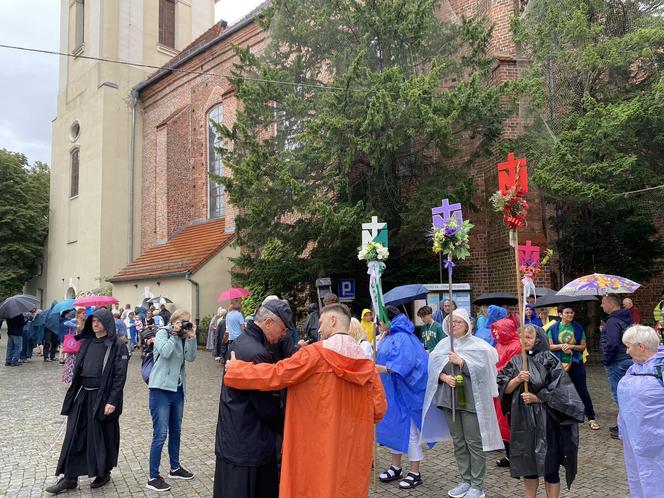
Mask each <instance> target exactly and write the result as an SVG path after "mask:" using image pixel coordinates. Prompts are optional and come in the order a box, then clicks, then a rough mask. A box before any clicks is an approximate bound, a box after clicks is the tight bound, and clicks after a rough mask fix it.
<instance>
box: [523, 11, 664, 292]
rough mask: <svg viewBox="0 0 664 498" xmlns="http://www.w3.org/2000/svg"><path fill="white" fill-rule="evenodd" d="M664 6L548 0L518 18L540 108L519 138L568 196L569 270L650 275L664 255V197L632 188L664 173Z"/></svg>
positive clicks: (538, 176) (531, 90)
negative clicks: (661, 225) (662, 231)
mask: <svg viewBox="0 0 664 498" xmlns="http://www.w3.org/2000/svg"><path fill="white" fill-rule="evenodd" d="M662 14H664V2H663V1H661V0H650V1H645V2H643V1H632V0H620V1H616V0H581V1H579V0H538V1H537V2H533V3H532V5H531V6H530V8H529V10H528V14H527V15H526V16H524V17H522V18H520V19H519V20H516V21H515V23H514V28H515V35H516V36H515V38H516V40H517V41H518V42H520V43H521V44H522V47H523V49H524V51H525V54H526V55H527V57H528V58H530V59H531V60H532V65H531V66H530V67H529V68H528V70H526V71H525V73H524V76H523V80H522V82H521V84H522V85H523V88H525V89H527V93H528V95H529V96H530V102H531V108H532V110H533V111H534V113H533V116H532V119H533V123H532V126H531V127H530V129H529V130H528V133H526V134H525V135H524V136H522V137H521V138H520V139H519V140H518V142H519V144H520V145H521V146H522V147H523V149H524V150H525V152H526V154H527V155H528V158H529V163H531V164H533V165H534V173H533V179H534V182H535V183H536V184H537V185H538V186H539V187H540V189H541V190H542V191H543V192H544V194H545V195H546V197H547V199H549V200H550V201H552V202H554V203H555V205H556V210H555V216H554V219H553V221H554V226H555V228H556V229H557V230H558V232H559V237H560V240H559V242H558V244H557V248H558V252H559V255H560V258H561V262H562V268H563V272H564V274H565V276H566V277H567V279H571V278H574V277H577V276H579V275H581V274H587V273H591V272H593V271H598V272H606V273H616V274H620V275H625V276H628V277H631V278H634V279H636V280H639V279H644V278H647V277H648V276H649V272H650V269H651V268H652V265H653V262H654V261H655V260H656V259H657V258H658V257H660V256H662V255H664V251H663V247H662V243H661V241H660V240H659V238H658V235H657V230H656V227H655V225H654V224H653V220H654V219H656V217H657V216H661V215H662V200H664V197H662V195H661V194H660V195H657V191H654V192H653V194H654V197H653V196H650V197H644V196H640V197H632V196H630V195H629V194H628V195H624V193H625V192H631V191H635V190H641V189H647V188H652V187H656V186H659V185H662V184H664V157H663V156H662V150H664V99H663V98H662V96H663V95H664V73H663V72H662V68H663V67H664V17H662ZM657 199H659V201H657ZM653 201H654V202H653Z"/></svg>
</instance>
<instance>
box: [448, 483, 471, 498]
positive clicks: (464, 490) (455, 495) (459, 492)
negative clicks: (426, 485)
mask: <svg viewBox="0 0 664 498" xmlns="http://www.w3.org/2000/svg"><path fill="white" fill-rule="evenodd" d="M468 491H470V484H468V483H467V482H462V483H459V484H457V485H456V486H454V487H453V488H452V489H450V490H449V491H448V492H447V496H451V497H452V498H463V497H464V496H466V494H468Z"/></svg>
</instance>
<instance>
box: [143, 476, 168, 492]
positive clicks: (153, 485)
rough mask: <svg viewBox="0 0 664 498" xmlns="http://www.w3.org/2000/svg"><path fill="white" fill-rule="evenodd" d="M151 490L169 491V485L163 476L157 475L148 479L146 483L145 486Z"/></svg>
mask: <svg viewBox="0 0 664 498" xmlns="http://www.w3.org/2000/svg"><path fill="white" fill-rule="evenodd" d="M145 487H146V488H148V489H151V490H152V491H169V490H170V489H171V487H170V486H169V485H168V484H167V483H166V481H164V478H163V477H161V476H157V477H155V478H154V479H150V480H149V481H148V485H147V486H145Z"/></svg>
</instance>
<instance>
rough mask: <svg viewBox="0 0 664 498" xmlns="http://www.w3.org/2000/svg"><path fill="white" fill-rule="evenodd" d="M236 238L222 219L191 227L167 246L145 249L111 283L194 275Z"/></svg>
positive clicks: (110, 279) (159, 245) (181, 232)
mask: <svg viewBox="0 0 664 498" xmlns="http://www.w3.org/2000/svg"><path fill="white" fill-rule="evenodd" d="M234 237H235V234H233V233H227V232H225V222H224V219H223V218H221V219H218V220H212V221H208V222H206V223H198V224H193V225H189V226H187V227H185V228H183V229H182V230H180V231H179V232H177V233H176V234H175V235H173V236H172V237H171V238H170V239H168V241H166V242H165V243H163V244H155V245H153V246H152V247H149V248H148V249H146V250H145V251H144V252H143V254H141V255H140V256H139V257H138V258H136V259H135V260H134V261H132V262H131V263H129V264H128V265H127V266H125V267H124V268H123V269H122V270H120V271H119V272H118V273H117V274H115V275H114V276H113V277H111V278H109V279H108V280H109V282H121V281H126V280H145V279H149V278H155V277H168V276H176V275H185V274H187V273H194V272H195V271H196V270H198V269H199V268H201V267H202V266H203V265H204V264H205V263H207V262H208V261H209V260H210V259H211V258H212V257H213V256H214V255H215V254H217V253H218V252H219V251H220V250H221V249H223V248H224V247H225V246H226V245H227V244H228V243H229V242H231V240H233V238H234Z"/></svg>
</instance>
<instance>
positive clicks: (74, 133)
mask: <svg viewBox="0 0 664 498" xmlns="http://www.w3.org/2000/svg"><path fill="white" fill-rule="evenodd" d="M80 134H81V125H80V124H79V122H78V121H74V123H73V124H72V125H71V128H69V138H70V139H71V141H72V142H75V141H76V140H78V136H79V135H80Z"/></svg>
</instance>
